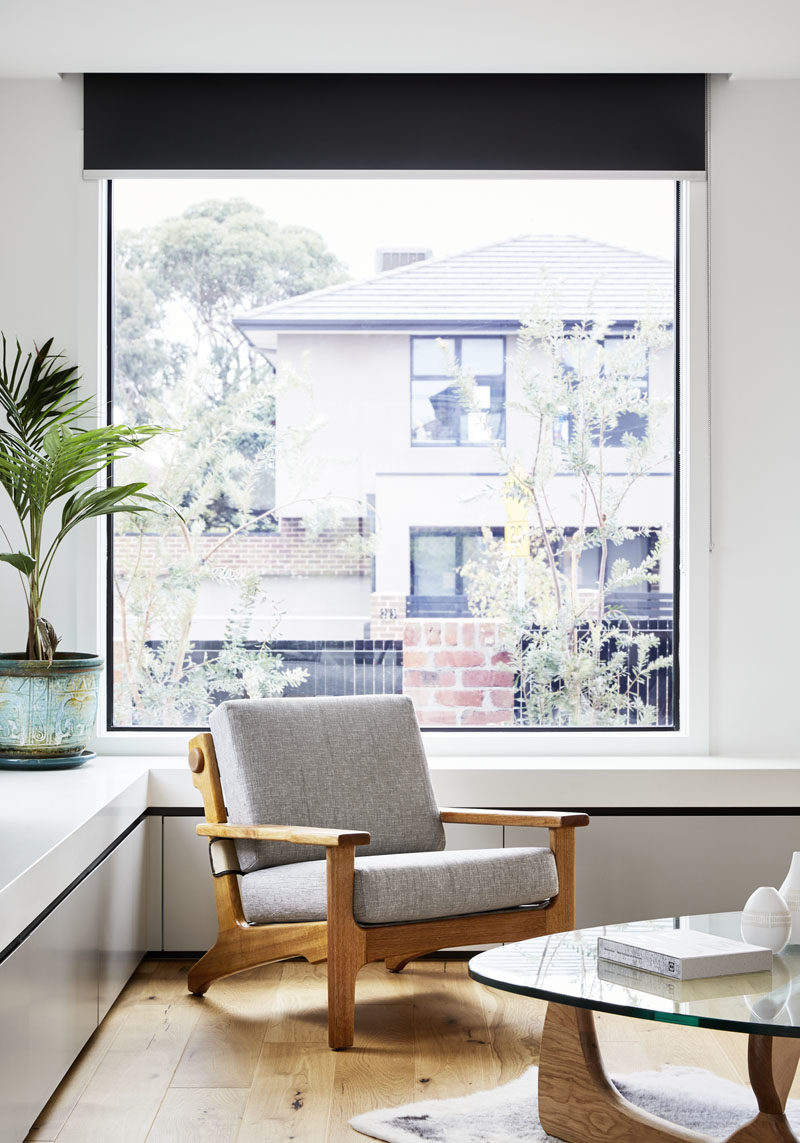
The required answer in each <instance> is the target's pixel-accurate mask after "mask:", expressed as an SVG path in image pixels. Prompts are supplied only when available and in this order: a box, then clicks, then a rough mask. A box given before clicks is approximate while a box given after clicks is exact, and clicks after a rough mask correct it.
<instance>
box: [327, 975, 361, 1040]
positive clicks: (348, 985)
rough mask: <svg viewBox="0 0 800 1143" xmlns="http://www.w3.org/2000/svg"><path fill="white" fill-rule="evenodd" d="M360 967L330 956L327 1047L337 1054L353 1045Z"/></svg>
mask: <svg viewBox="0 0 800 1143" xmlns="http://www.w3.org/2000/svg"><path fill="white" fill-rule="evenodd" d="M360 968H361V964H360V963H355V962H354V961H353V960H352V959H351V958H344V957H340V958H337V957H336V956H333V957H331V956H329V957H328V1044H329V1045H330V1047H331V1048H332V1049H333V1050H334V1051H335V1052H339V1051H342V1049H344V1048H350V1047H352V1044H353V1039H354V1037H355V1019H356V976H357V975H358V970H359V969H360Z"/></svg>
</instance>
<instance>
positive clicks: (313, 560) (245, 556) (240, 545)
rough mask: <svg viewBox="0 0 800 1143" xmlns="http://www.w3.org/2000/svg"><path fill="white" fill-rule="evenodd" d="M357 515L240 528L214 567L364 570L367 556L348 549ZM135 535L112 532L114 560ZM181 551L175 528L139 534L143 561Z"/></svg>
mask: <svg viewBox="0 0 800 1143" xmlns="http://www.w3.org/2000/svg"><path fill="white" fill-rule="evenodd" d="M361 527H362V521H361V519H360V518H351V519H348V520H346V521H344V522H343V524H342V526H341V527H340V528H336V529H331V530H329V531H323V532H319V533H318V534H316V535H313V534H311V535H310V534H309V533H308V532H306V530H305V528H304V527H303V523H302V520H299V519H295V518H291V517H284V518H283V519H281V521H280V527H279V530H278V531H277V532H256V533H246V532H243V533H242V534H241V535H239V536H235V537H234V538H233V539H232V540H229V541H228V542H227V543H225V544H223V546H222V547H221V548H219V550H218V551H216V552H215V553H214V555H213V557H212V562H213V564H214V566H215V567H225V568H236V569H240V570H241V571H248V572H249V571H257V572H260V573H261V575H303V576H322V575H352V576H366V575H369V574H370V560H369V557H361V558H359V556H358V555H357V554H355V553H354V552H353V550H352V540H353V537H354V536H356V535H360V534H361ZM222 538H223V537H222V535H202V536H195V537H193V543H194V546H195V552H196V554H197V555H198V556H200V557H201V558H203V557H205V556H206V555H207V554H208V553H209V552H211V551H212V549H213V548H215V547H216V545H217V544H218V543H219V542H220V540H221V539H222ZM138 545H139V537H138V536H133V535H117V536H115V538H114V551H115V555H116V559H117V561H118V562H119V565H120V566H121V567H123V568H130V567H132V566H133V562H134V560H135V558H136V555H137V552H138ZM185 556H186V545H185V542H184V540H183V537H181V536H179V535H177V534H175V535H170V536H167V537H166V538H162V537H159V536H145V537H144V562H145V566H149V565H150V564H151V563H152V562H153V560H154V559H156V557H157V558H158V559H159V561H160V562H162V563H166V564H168V565H169V564H176V563H180V562H181V561H182V560H183V559H184V558H185Z"/></svg>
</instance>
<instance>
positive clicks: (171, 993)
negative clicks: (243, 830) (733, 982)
mask: <svg viewBox="0 0 800 1143" xmlns="http://www.w3.org/2000/svg"><path fill="white" fill-rule="evenodd" d="M188 969H189V962H188V961H174V960H163V961H160V960H156V959H151V960H146V961H144V962H143V963H142V964H141V965H140V967H139V969H138V970H137V972H136V973H135V975H134V976H133V977H132V979H131V981H130V982H129V984H128V985H127V987H126V988H125V990H124V992H123V993H122V994H121V996H120V997H119V999H118V1000H117V1002H116V1004H115V1005H114V1006H113V1008H112V1009H111V1011H110V1012H109V1014H108V1016H107V1017H106V1019H105V1021H104V1022H103V1024H102V1026H101V1027H100V1029H98V1031H97V1032H96V1033H95V1035H94V1036H93V1037H92V1039H91V1040H90V1041H89V1043H88V1044H87V1045H86V1048H85V1049H84V1051H83V1052H82V1053H81V1055H80V1057H79V1058H78V1060H77V1061H76V1062H75V1064H74V1065H73V1067H72V1069H71V1070H70V1072H69V1073H68V1075H67V1076H66V1077H65V1079H64V1081H63V1082H62V1084H61V1086H60V1087H59V1088H58V1091H57V1092H56V1093H55V1094H54V1096H53V1098H52V1099H51V1100H50V1102H49V1103H48V1105H47V1107H46V1108H45V1109H44V1110H43V1112H42V1114H41V1115H40V1116H39V1119H38V1120H37V1122H36V1124H35V1125H34V1127H33V1129H32V1130H31V1132H30V1134H29V1135H28V1138H27V1140H26V1143H95V1141H96V1143H110V1141H113V1143H182V1141H183V1140H186V1141H187V1143H189V1141H191V1143H206V1140H208V1141H209V1143H211V1141H213V1143H284V1141H285V1143H290V1141H291V1143H354V1141H356V1140H361V1143H364V1139H365V1137H364V1136H363V1135H359V1134H358V1133H357V1132H355V1131H353V1130H352V1128H351V1127H350V1126H349V1124H348V1119H349V1118H350V1117H351V1116H353V1115H355V1114H357V1113H358V1112H361V1111H366V1110H368V1109H370V1108H374V1107H394V1106H397V1105H398V1104H401V1103H408V1102H411V1101H414V1100H423V1099H430V1098H437V1099H443V1098H448V1097H451V1096H460V1095H467V1094H469V1093H470V1092H473V1091H480V1090H482V1089H485V1088H491V1087H494V1086H495V1085H497V1084H500V1083H507V1082H508V1081H510V1080H512V1079H515V1078H516V1077H517V1076H518V1075H520V1073H521V1072H522V1071H524V1070H525V1068H527V1067H529V1066H530V1065H531V1064H535V1063H536V1062H537V1061H538V1055H539V1044H540V1042H541V1032H542V1023H543V1019H544V1011H545V1004H544V1002H543V1001H538V1000H529V999H525V998H524V997H519V996H514V995H512V994H510V993H503V992H497V991H495V990H493V989H489V988H485V987H483V986H482V985H479V984H476V983H475V982H474V981H472V980H470V979H469V976H468V974H467V965H466V960H465V959H464V958H462V957H449V958H447V957H438V958H431V959H426V960H421V961H414V962H412V963H411V964H410V965H409V966H408V967H407V968H406V969H405V970H404V971H403V972H402V973H400V974H399V975H397V974H394V973H389V972H387V971H386V969H385V968H384V966H383V965H382V964H372V965H368V966H367V967H366V968H364V969H363V970H362V971H361V973H359V977H358V983H357V993H356V996H357V1003H356V1041H355V1046H354V1047H353V1048H351V1049H350V1050H348V1051H346V1052H331V1051H330V1050H329V1049H328V1047H327V1031H326V1003H327V993H326V976H325V966H324V965H309V964H307V963H306V962H305V961H286V962H284V963H282V964H272V965H267V966H265V967H264V968H258V969H253V970H252V971H250V972H247V973H241V974H240V975H239V976H237V977H232V978H230V979H228V980H223V981H219V982H218V983H217V984H215V985H212V987H211V988H210V989H209V991H208V993H207V994H206V996H205V997H203V998H198V997H195V996H191V995H190V994H189V992H188V990H187V988H186V976H187V972H188ZM597 1027H598V1034H599V1037H600V1040H601V1043H602V1046H603V1055H604V1059H605V1062H606V1066H607V1067H608V1069H609V1070H610V1071H612V1072H613V1071H615V1070H616V1071H620V1072H626V1071H642V1070H648V1069H651V1068H657V1067H659V1066H660V1065H661V1064H663V1063H672V1064H681V1065H687V1066H695V1067H706V1068H709V1069H711V1070H712V1071H714V1072H717V1073H718V1074H719V1075H723V1076H726V1077H727V1078H729V1079H733V1080H736V1081H738V1082H740V1083H747V1038H746V1037H745V1036H740V1035H736V1034H735V1033H730V1032H711V1031H708V1030H706V1029H702V1028H682V1027H678V1026H675V1025H670V1024H656V1023H651V1022H649V1021H646V1020H631V1019H626V1018H624V1017H616V1016H604V1015H602V1014H600V1015H598V1017H597ZM791 1094H792V1095H793V1096H794V1097H795V1098H797V1097H798V1096H800V1080H796V1081H795V1084H794V1087H793V1089H792V1093H791Z"/></svg>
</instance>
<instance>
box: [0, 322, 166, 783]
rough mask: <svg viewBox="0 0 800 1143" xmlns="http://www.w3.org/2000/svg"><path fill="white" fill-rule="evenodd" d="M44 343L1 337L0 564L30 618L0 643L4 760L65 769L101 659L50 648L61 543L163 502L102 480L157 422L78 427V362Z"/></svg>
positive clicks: (89, 716)
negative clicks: (102, 520) (19, 646)
mask: <svg viewBox="0 0 800 1143" xmlns="http://www.w3.org/2000/svg"><path fill="white" fill-rule="evenodd" d="M0 336H2V335H0ZM52 344H53V339H52V338H50V340H48V341H46V342H45V343H44V345H42V346H41V348H38V347H34V350H33V351H31V352H30V353H28V354H27V356H26V355H24V354H23V351H22V349H21V347H20V344H19V342H17V343H16V353H13V352H10V353H8V352H7V345H6V339H5V337H4V336H2V361H0V412H1V413H2V414H4V415H5V425H4V426H2V427H0V484H1V485H2V486H3V488H4V489H5V491H6V492H7V493H8V496H9V499H10V501H11V506H12V508H13V513H14V514H15V515H16V522H17V524H18V531H19V536H20V538H19V539H18V540H17V541H16V542H13V541H12V539H11V536H10V535H9V530H7V529H6V528H5V527H3V526H2V523H0V534H1V535H2V537H3V539H4V540H5V543H6V545H7V547H8V549H9V550H8V551H5V552H0V561H2V562H4V563H6V564H9V565H10V567H9V572H11V573H12V574H13V573H14V572H16V574H17V575H18V577H19V580H20V584H21V587H22V593H23V596H24V599H25V607H26V611H27V620H28V622H27V627H28V636H27V646H26V648H25V650H24V651H21V652H7V653H6V652H0V767H3V768H16V769H18V768H28V767H36V768H39V767H45V768H51V769H52V768H65V767H69V766H77V765H80V764H81V763H82V762H84V761H85V760H86V758H87V757H91V755H90V754H89V752H88V751H87V750H86V744H87V742H88V740H89V738H90V737H91V735H92V733H93V730H94V724H95V719H96V715H97V694H98V689H99V683H100V675H101V672H102V668H103V660H102V659H101V658H100V657H99V656H97V655H95V654H82V653H80V652H63V651H57V650H56V647H57V645H58V642H59V639H58V636H57V635H56V633H55V630H54V628H53V625H52V624H51V623H50V622H49V620H48V619H47V618H46V617H45V616H44V615H43V613H42V600H43V597H44V593H45V589H46V586H47V583H48V581H49V579H50V576H51V573H52V571H53V566H54V561H55V558H56V555H57V553H58V550H59V548H60V546H61V544H62V542H63V540H64V539H65V538H66V536H67V535H69V533H70V532H72V530H73V528H76V527H77V526H78V525H80V524H82V523H83V522H84V521H86V520H90V519H92V518H93V517H98V516H106V515H109V514H111V513H114V512H132V511H134V512H147V511H154V510H163V508H164V507H166V506H165V505H164V502H163V501H162V500H161V499H160V498H159V497H157V496H153V495H150V494H149V493H147V492H145V491H144V489H145V488H146V484H145V483H144V482H143V481H142V482H137V483H135V484H120V485H116V486H114V487H111V486H100V485H99V483H98V477H100V476H102V475H103V474H104V473H106V472H108V470H109V468H110V466H111V465H112V464H113V463H114V461H116V460H119V459H121V458H122V457H124V456H127V455H128V454H129V453H130V452H131V451H132V450H133V449H136V448H140V447H141V445H142V444H143V443H144V442H145V441H147V440H149V439H150V438H151V437H153V436H155V435H156V434H158V433H161V432H164V431H165V430H164V429H162V428H160V427H158V426H155V425H139V426H136V427H130V426H128V425H106V426H102V427H99V428H97V427H94V428H92V427H86V426H85V419H86V417H87V415H88V413H89V404H90V402H89V399H88V398H87V399H81V398H79V397H77V396H76V393H77V389H78V386H79V384H80V377H79V375H78V370H77V367H76V366H74V365H70V364H68V363H67V362H66V361H65V360H64V356H63V354H60V353H53V352H52ZM0 425H2V417H0ZM58 508H60V512H59V511H58V510H57V509H58ZM7 515H8V514H7V513H3V516H5V517H7ZM0 519H2V517H0ZM12 526H13V525H12Z"/></svg>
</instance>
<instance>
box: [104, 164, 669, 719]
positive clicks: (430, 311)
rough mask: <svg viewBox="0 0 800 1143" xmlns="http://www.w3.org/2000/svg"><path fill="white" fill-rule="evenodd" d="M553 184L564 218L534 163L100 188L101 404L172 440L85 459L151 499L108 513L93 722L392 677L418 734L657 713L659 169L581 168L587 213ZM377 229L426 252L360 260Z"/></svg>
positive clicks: (661, 473)
mask: <svg viewBox="0 0 800 1143" xmlns="http://www.w3.org/2000/svg"><path fill="white" fill-rule="evenodd" d="M569 185H570V193H569V197H570V201H571V202H572V203H574V204H576V205H573V206H572V207H571V208H570V209H571V210H573V211H574V212H575V217H574V219H573V220H572V225H571V226H570V230H572V231H581V234H582V236H575V235H574V234H558V233H552V232H550V231H551V230H552V227H553V225H554V221H553V220H556V219H558V218H559V217H560V214H559V211H560V209H561V206H562V205H563V199H564V192H563V186H562V189H561V190H560V189H559V186H561V184H559V185H556V186H549V185H548V183H547V180H531V181H528V180H526V179H524V178H519V179H513V180H509V179H504V178H499V177H498V178H492V177H488V176H486V177H481V178H475V179H470V178H461V177H459V178H456V179H451V180H447V179H437V178H423V177H420V178H416V177H406V178H402V179H396V180H395V179H391V178H385V179H384V178H375V177H364V178H352V179H351V178H344V177H337V178H327V177H324V176H322V175H320V176H319V177H315V178H309V179H293V178H276V179H255V178H254V179H252V180H250V181H248V182H247V183H244V184H242V183H239V184H237V185H236V186H233V187H232V186H231V185H230V183H229V182H228V181H226V180H219V181H211V180H208V181H206V180H203V183H202V185H201V186H196V185H195V183H194V181H193V180H192V179H181V180H169V179H163V180H157V179H152V180H151V179H130V180H128V179H120V180H115V181H114V184H113V187H112V193H113V205H114V211H113V216H112V217H113V226H112V228H111V229H112V238H113V243H112V247H111V249H110V252H109V253H110V257H109V263H110V265H111V267H112V269H113V273H112V275H111V278H110V286H109V288H110V289H112V291H113V313H114V321H113V323H112V329H111V342H112V353H111V370H110V373H111V402H110V404H111V406H112V409H113V413H112V415H113V417H114V418H115V419H116V420H117V421H118V422H123V423H137V424H162V425H165V426H167V427H168V428H170V429H172V430H174V431H172V432H170V433H167V434H164V435H163V436H160V437H157V438H155V439H154V440H153V441H152V442H150V444H149V445H148V447H147V449H144V450H141V451H137V453H136V454H135V455H134V456H132V457H130V458H128V459H127V460H126V461H125V462H124V463H120V464H119V465H117V466H115V472H114V479H115V481H118V482H119V483H127V482H137V481H146V482H147V483H148V485H149V486H150V488H151V490H152V491H153V492H154V493H155V494H157V495H158V496H160V497H161V498H162V499H163V501H164V502H165V503H167V504H171V505H174V506H175V508H177V509H178V513H179V514H178V513H176V512H172V511H168V510H165V511H164V513H163V514H158V513H156V514H151V515H149V516H147V517H146V518H143V517H136V516H126V515H122V514H119V515H116V516H114V517H113V519H112V520H110V521H109V553H110V562H111V568H110V577H109V582H110V584H111V591H110V593H109V609H110V612H111V618H110V624H109V640H108V659H109V663H110V670H109V686H110V695H109V699H110V701H109V710H110V711H111V712H112V713H111V725H112V727H113V728H114V729H127V728H142V729H144V728H176V729H186V728H192V729H194V728H203V727H205V726H207V725H208V716H209V713H210V711H211V710H213V708H214V707H215V706H216V705H217V704H218V703H219V702H220V701H222V700H223V699H225V698H246V697H250V698H257V697H272V696H288V697H292V696H304V695H309V696H311V695H322V694H327V695H335V694H373V693H394V694H397V693H401V692H403V693H407V694H410V695H411V696H412V698H413V700H414V702H415V704H416V707H417V711H418V715H419V718H420V722H421V725H422V726H423V727H430V728H431V730H433V729H434V728H437V727H439V728H441V727H452V728H455V729H457V730H458V729H460V728H468V727H469V728H479V727H482V728H487V729H503V730H504V731H508V732H509V733H515V732H517V731H520V730H527V729H553V728H558V729H563V730H565V731H572V730H585V729H589V728H593V729H594V728H598V729H609V728H616V729H620V728H625V729H637V728H647V729H649V728H651V727H654V726H657V727H659V728H661V729H664V728H674V727H675V726H676V725H677V718H676V708H675V705H674V688H673V686H672V674H673V668H672V654H673V650H672V648H673V646H674V643H673V640H674V638H675V634H674V631H673V626H672V624H673V617H672V598H673V592H674V591H675V590H676V580H677V568H678V539H679V537H678V536H677V534H676V532H677V527H676V525H677V521H676V519H675V505H676V501H677V497H676V485H675V476H674V474H675V467H676V465H675V458H676V455H677V451H676V450H677V440H676V417H675V397H676V384H675V382H676V370H675V354H674V348H673V340H674V336H673V334H674V284H675V278H676V275H675V262H674V250H675V248H676V242H675V228H676V213H675V209H676V208H675V202H676V196H675V184H674V183H670V182H668V181H666V180H664V181H661V180H651V181H647V182H642V183H641V184H640V183H638V182H637V181H636V180H629V181H619V182H616V181H614V182H613V183H607V184H605V187H606V190H605V192H604V195H605V197H606V198H607V199H608V201H609V202H611V203H613V210H612V209H609V211H608V218H607V219H606V221H605V224H604V225H605V227H606V229H603V228H602V227H600V226H599V223H598V221H597V219H598V215H599V213H602V211H600V209H599V205H598V196H597V191H596V189H594V188H593V187H592V185H591V183H590V182H588V181H587V182H584V181H581V182H571V183H570V184H569ZM608 187H611V188H612V191H613V193H611V192H609V191H608ZM379 208H380V209H379ZM548 212H549V213H548ZM628 214H630V215H631V216H634V215H635V216H636V217H637V219H638V224H637V228H636V231H635V232H633V231H632V233H631V236H630V237H629V238H626V239H625V242H624V243H623V241H622V238H620V240H619V243H620V244H619V245H614V244H612V243H610V242H609V238H613V237H614V236H615V234H616V232H617V228H618V227H619V225H620V222H619V220H620V218H623V219H624V218H625V216H626V215H628ZM548 219H550V220H551V221H550V222H549V223H548ZM398 220H402V221H403V226H402V227H401V226H399V225H394V223H397V222H398ZM532 220H535V225H537V226H540V227H541V228H542V232H541V233H535V232H534V233H532V232H531V227H532ZM643 220H644V221H643ZM389 221H391V222H392V223H393V228H392V234H393V235H394V234H396V235H397V240H398V250H399V249H401V248H406V249H408V248H411V246H412V244H418V245H415V246H414V248H415V249H418V250H419V251H420V252H425V251H427V250H428V249H432V250H433V256H432V257H430V258H428V257H425V258H420V259H418V260H415V261H413V262H409V263H408V264H405V265H400V266H398V267H397V268H395V269H390V270H388V271H385V272H376V268H375V260H374V259H375V250H376V249H377V248H386V242H387V238H386V228H387V226H388V222H389ZM581 228H583V230H581ZM583 231H585V233H583ZM644 232H647V235H648V237H647V243H646V244H645V245H646V247H647V248H646V249H644V248H643V249H639V250H635V249H632V244H634V243H635V242H636V241H637V238H636V235H638V234H640V233H644ZM623 237H624V236H623ZM593 283H599V285H598V290H595V289H593V287H592V284H593ZM603 283H605V285H603ZM598 291H599V293H598ZM598 296H599V297H600V299H601V301H602V303H603V308H602V315H601V314H600V313H599V312H598V311H597V309H593V306H594V302H595V299H596V298H597V297H598ZM652 296H658V297H660V298H663V299H665V301H664V304H663V307H662V309H661V311H659V313H658V314H657V315H656V317H654V318H652V319H651V318H650V317H649V316H648V320H647V321H645V320H644V317H645V316H646V315H649V314H650V310H649V309H648V307H649V306H650V299H651V297H652ZM609 306H610V310H609ZM581 315H584V316H583V319H582V318H581ZM601 320H604V321H606V322H607V326H606V327H604V328H603V329H602V330H601V328H600V326H599V325H598V324H595V323H599V322H600V321H601ZM582 330H583V331H584V334H585V336H584V337H583V340H581V331H582ZM620 334H622V336H620ZM409 385H410V404H411V441H410V442H409ZM565 415H566V416H568V417H571V418H572V421H571V422H569V423H568V427H567V430H566V435H563V433H564V431H565V430H564V428H563V421H562V420H561V418H563V417H564V416H565ZM581 418H583V420H581ZM635 418H640V419H639V420H636V419H635ZM570 423H571V424H572V425H573V426H574V429H573V435H572V436H570V432H569V424H570ZM645 423H646V432H645V431H644V425H645ZM581 426H583V427H582V428H581ZM560 432H561V433H562V435H561V436H559V433H560ZM580 432H583V433H584V443H585V444H586V445H587V447H586V448H584V449H583V450H582V451H581V450H579V449H577V448H574V447H572V446H573V444H574V442H575V440H576V439H577V436H578V434H579V433H580ZM631 439H633V441H635V442H636V444H637V446H640V447H637V448H629V447H624V446H625V445H626V443H627V444H630V443H631ZM601 440H602V442H603V444H604V445H606V446H612V447H603V448H600V447H598V444H599V443H600V441H601ZM409 444H411V445H412V446H414V447H409ZM565 445H566V446H568V447H563V446H565ZM620 445H621V446H623V447H620ZM436 446H443V447H436ZM466 446H473V447H472V448H469V447H466ZM477 446H480V447H477ZM600 530H602V532H603V534H604V535H605V536H606V537H608V538H609V550H608V552H607V554H606V559H605V564H603V561H602V559H601V556H600V549H599V547H598V544H597V542H596V536H597V534H598V533H599V531H600ZM615 545H616V546H615ZM656 547H657V553H656ZM656 554H657V559H656V558H655V556H656ZM620 560H624V561H626V564H627V566H628V567H629V568H630V569H631V574H630V575H628V576H626V577H624V581H623V579H621V578H620V575H619V574H617V575H616V579H614V576H613V574H612V571H611V570H610V568H609V564H611V565H612V568H613V565H614V564H615V563H617V564H619V561H620ZM604 568H605V570H603V569H604ZM601 581H602V583H601ZM603 587H605V591H604V590H603ZM622 595H624V596H625V598H624V599H622V598H621V596H622ZM654 609H655V610H654ZM656 611H657V614H655V612H656ZM656 619H657V620H658V623H656V622H655V620H656ZM453 649H454V650H455V651H458V652H461V651H463V652H467V651H468V652H469V653H468V654H466V653H465V654H463V655H461V654H459V655H456V659H458V660H459V661H461V662H466V661H469V662H470V663H471V664H472V666H471V667H468V668H466V667H465V668H464V670H469V671H470V672H471V674H470V675H469V677H465V676H464V674H463V671H462V668H461V667H458V668H457V667H456V666H454V665H453V662H452V661H450V662H448V659H449V660H452V658H453V655H452V650H453ZM439 671H441V674H438V673H437V672H439ZM431 680H433V681H431ZM446 692H447V693H446ZM450 692H452V693H450Z"/></svg>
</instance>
